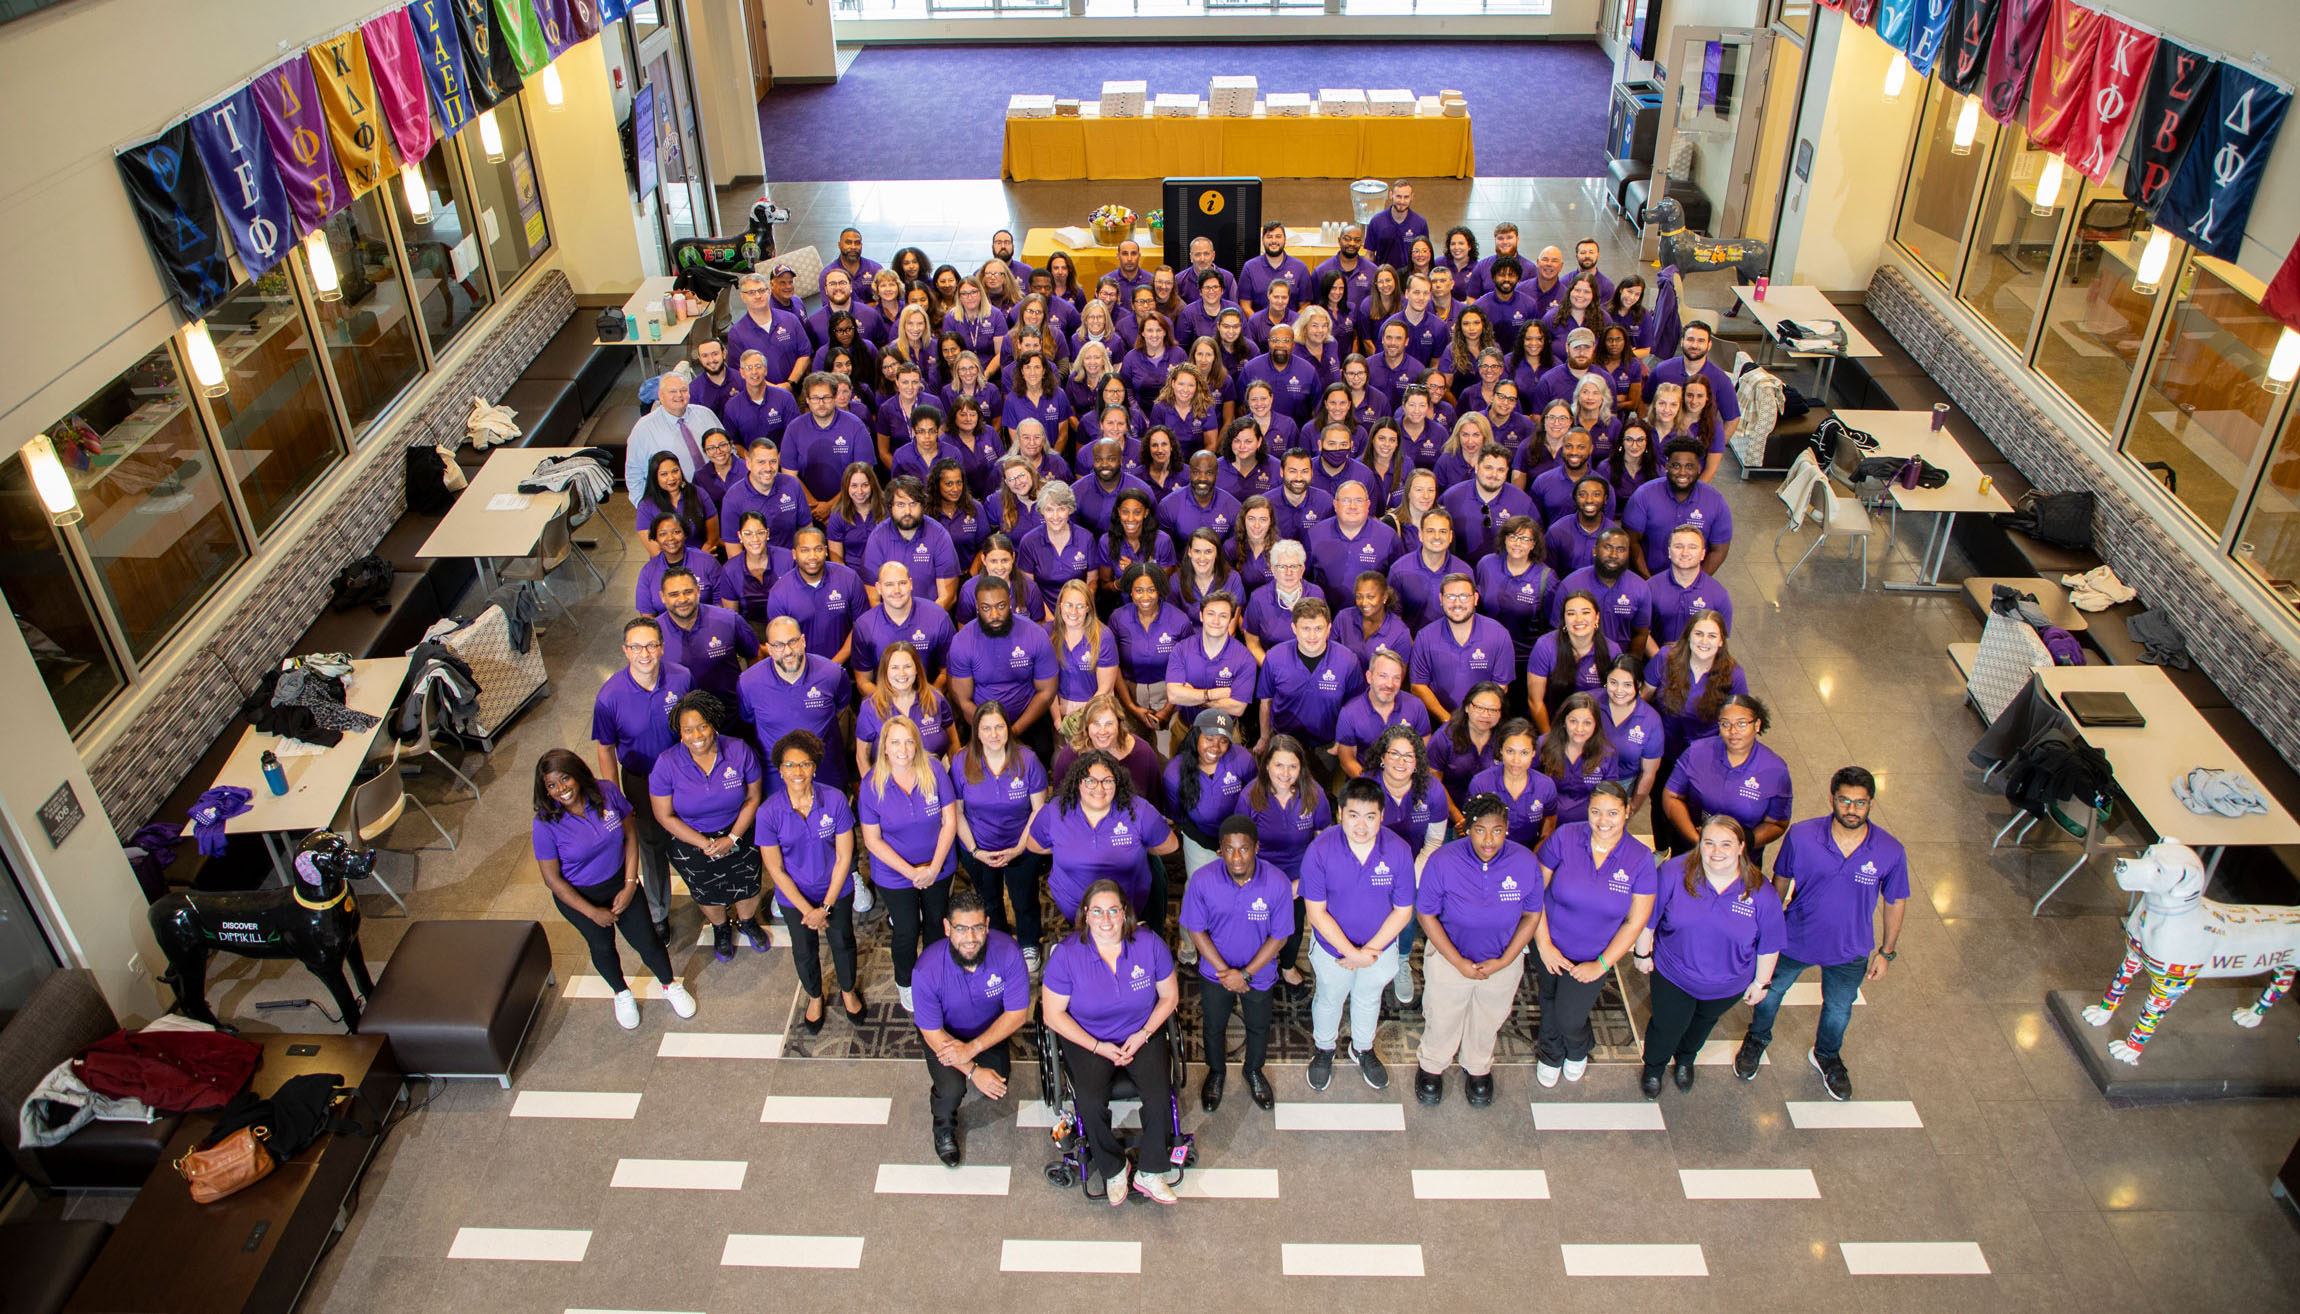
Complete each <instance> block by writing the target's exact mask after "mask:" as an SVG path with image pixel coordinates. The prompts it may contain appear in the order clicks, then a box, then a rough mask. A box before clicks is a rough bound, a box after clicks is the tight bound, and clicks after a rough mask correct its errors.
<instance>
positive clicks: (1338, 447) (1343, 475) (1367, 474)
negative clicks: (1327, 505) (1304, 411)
mask: <svg viewBox="0 0 2300 1314" xmlns="http://www.w3.org/2000/svg"><path fill="white" fill-rule="evenodd" d="M1357 448H1358V435H1357V431H1356V430H1354V429H1352V428H1351V427H1350V426H1348V425H1346V424H1329V425H1327V426H1326V427H1325V428H1324V429H1322V430H1320V431H1319V432H1318V460H1317V464H1315V465H1313V466H1312V467H1311V468H1310V486H1311V487H1312V488H1315V489H1317V490H1318V491H1319V492H1321V493H1324V494H1325V495H1326V496H1327V497H1329V498H1330V497H1332V496H1333V495H1334V494H1335V492H1336V491H1337V490H1338V489H1340V488H1341V486H1342V485H1343V484H1347V483H1356V484H1360V485H1362V486H1364V487H1366V488H1372V487H1373V486H1374V472H1373V468H1372V467H1370V466H1368V465H1367V464H1366V463H1365V462H1363V461H1361V460H1359V459H1358V458H1357Z"/></svg>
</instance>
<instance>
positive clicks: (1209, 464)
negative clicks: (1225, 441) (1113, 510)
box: [1158, 452, 1238, 543]
mask: <svg viewBox="0 0 2300 1314" xmlns="http://www.w3.org/2000/svg"><path fill="white" fill-rule="evenodd" d="M1189 468H1190V481H1189V483H1188V484H1186V485H1185V486H1183V487H1181V488H1177V489H1175V490H1174V491H1173V492H1171V493H1168V494H1167V495H1166V498H1165V500H1164V501H1162V502H1160V503H1159V504H1158V523H1159V525H1161V526H1162V527H1164V529H1165V530H1166V532H1167V533H1168V534H1169V535H1171V536H1172V537H1173V539H1174V541H1175V542H1177V543H1183V542H1187V541H1189V538H1190V536H1191V535H1192V534H1195V533H1197V532H1198V531H1199V530H1201V529H1211V530H1213V531H1214V533H1215V535H1216V536H1217V537H1220V538H1225V539H1226V538H1228V537H1229V536H1230V531H1231V530H1232V529H1234V528H1236V527H1237V524H1238V499H1237V498H1234V497H1232V496H1230V495H1229V494H1228V493H1225V492H1223V491H1222V489H1221V486H1220V485H1221V478H1222V458H1221V457H1219V456H1216V455H1214V454H1213V453H1212V452H1193V453H1191V456H1190V467H1189Z"/></svg>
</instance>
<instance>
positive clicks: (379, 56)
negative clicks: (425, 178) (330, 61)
mask: <svg viewBox="0 0 2300 1314" xmlns="http://www.w3.org/2000/svg"><path fill="white" fill-rule="evenodd" d="M359 35H360V39H361V40H362V41H364V42H366V44H367V69H368V72H369V73H370V74H372V75H373V76H374V78H375V98H376V100H377V101H379V102H380V103H381V104H382V106H383V121H384V123H385V124H386V125H387V126H388V127H390V129H391V139H392V140H393V141H394V142H397V143H398V144H399V158H400V162H401V163H403V164H413V163H415V162H416V161H419V160H421V159H422V158H423V157H424V156H426V155H429V154H430V153H431V141H432V137H431V106H430V104H429V103H428V100H427V97H428V96H429V94H430V93H429V91H428V90H427V89H426V87H425V85H424V81H423V58H422V56H420V55H418V54H417V53H416V47H415V28H414V26H413V25H412V24H410V23H409V22H408V21H407V11H406V10H404V9H394V10H392V11H391V12H389V13H386V14H378V15H376V16H375V17H374V18H371V19H369V20H368V21H367V22H366V23H364V24H362V25H361V26H360V29H359Z"/></svg>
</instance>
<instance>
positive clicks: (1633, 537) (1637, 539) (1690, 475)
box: [1621, 434, 1733, 575]
mask: <svg viewBox="0 0 2300 1314" xmlns="http://www.w3.org/2000/svg"><path fill="white" fill-rule="evenodd" d="M1661 452H1662V456H1661V478H1659V479H1649V480H1647V481H1646V482H1645V483H1643V484H1640V485H1638V488H1637V491H1636V492H1634V493H1631V494H1630V495H1629V500H1628V502H1626V503H1624V504H1623V505H1622V508H1621V527H1622V528H1623V529H1626V530H1628V531H1629V533H1630V541H1631V543H1632V544H1633V545H1634V546H1635V550H1636V556H1635V560H1636V566H1637V573H1638V574H1640V575H1650V574H1652V573H1653V570H1654V568H1655V567H1656V566H1659V565H1663V564H1665V561H1664V558H1663V555H1662V554H1663V553H1664V552H1666V551H1667V550H1668V544H1669V532H1670V531H1671V530H1673V529H1676V528H1677V527H1678V526H1680V525H1690V526H1691V527H1693V528H1694V529H1698V530H1700V531H1701V538H1702V541H1703V542H1705V543H1707V544H1708V551H1707V553H1706V555H1705V556H1704V557H1703V559H1702V562H1701V568H1702V569H1703V570H1705V571H1707V572H1708V573H1710V574H1712V575H1714V574H1716V573H1717V572H1718V570H1720V569H1721V568H1723V567H1724V565H1725V554H1726V553H1727V552H1728V551H1730V550H1731V549H1732V547H1733V508H1732V507H1730V506H1728V505H1726V502H1725V495H1724V494H1723V493H1720V492H1718V491H1717V490H1716V489H1715V488H1713V487H1711V486H1710V485H1708V484H1705V483H1702V482H1701V471H1702V469H1703V467H1704V466H1705V465H1706V464H1707V462H1708V460H1709V453H1708V449H1706V448H1704V447H1703V446H1702V445H1701V440H1700V439H1698V438H1692V437H1688V436H1686V435H1683V434H1680V435H1678V436H1677V437H1675V438H1672V439H1670V440H1669V443H1668V445H1667V446H1665V447H1663V448H1662V449H1661Z"/></svg>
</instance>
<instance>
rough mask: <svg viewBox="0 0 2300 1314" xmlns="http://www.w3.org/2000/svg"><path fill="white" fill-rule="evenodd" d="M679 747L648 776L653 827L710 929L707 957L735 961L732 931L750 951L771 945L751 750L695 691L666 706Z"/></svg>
mask: <svg viewBox="0 0 2300 1314" xmlns="http://www.w3.org/2000/svg"><path fill="white" fill-rule="evenodd" d="M670 719H671V724H672V726H674V727H675V728H676V729H677V731H678V735H679V742H678V743H676V744H673V745H672V746H671V747H669V748H667V749H664V750H663V753H662V756H660V757H658V758H656V759H655V766H654V769H653V770H651V771H650V772H648V774H647V794H648V799H649V802H650V803H651V804H652V805H653V807H654V811H655V822H656V824H658V825H660V826H661V827H662V828H663V829H664V830H665V831H666V832H668V833H669V835H670V841H669V845H668V848H669V850H670V859H671V865H672V866H673V867H676V868H677V869H678V871H679V875H680V876H681V877H682V878H683V879H685V881H686V882H687V891H688V893H690V894H692V895H693V896H694V899H695V906H696V907H698V908H700V909H702V910H703V920H704V921H706V922H708V923H710V925H711V940H712V943H711V954H712V956H713V957H715V958H717V959H718V960H719V961H720V962H722V963H724V962H726V961H728V960H729V959H732V958H733V957H734V956H735V933H736V932H737V931H740V932H742V935H743V939H744V940H745V941H747V942H749V944H750V946H751V948H752V949H754V950H756V951H758V952H759V953H762V954H763V953H765V952H766V951H767V950H768V948H769V947H770V945H771V943H772V942H771V941H770V940H769V939H768V937H767V928H765V927H764V926H761V925H759V900H760V898H761V897H762V891H761V889H760V872H761V870H762V868H761V867H760V865H759V855H758V850H757V848H756V847H755V846H754V844H753V842H752V838H751V819H752V818H753V817H754V816H756V815H757V813H758V810H759V787H760V782H759V759H758V755H757V754H755V753H753V752H752V751H751V747H750V745H748V744H746V743H744V742H743V741H742V740H740V739H737V738H735V737H734V736H733V735H731V734H728V735H722V734H720V733H719V729H718V727H719V724H720V723H722V722H724V723H726V724H728V725H730V726H731V725H732V724H733V718H732V717H731V716H730V715H728V713H727V712H726V710H725V709H724V708H723V707H721V705H720V703H719V700H718V699H716V698H713V697H712V696H711V695H709V694H707V693H703V692H701V691H700V690H698V691H696V692H694V693H690V694H687V695H685V696H684V697H682V698H680V699H679V702H678V704H677V705H676V706H674V707H673V708H672V709H671V718H670Z"/></svg>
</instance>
